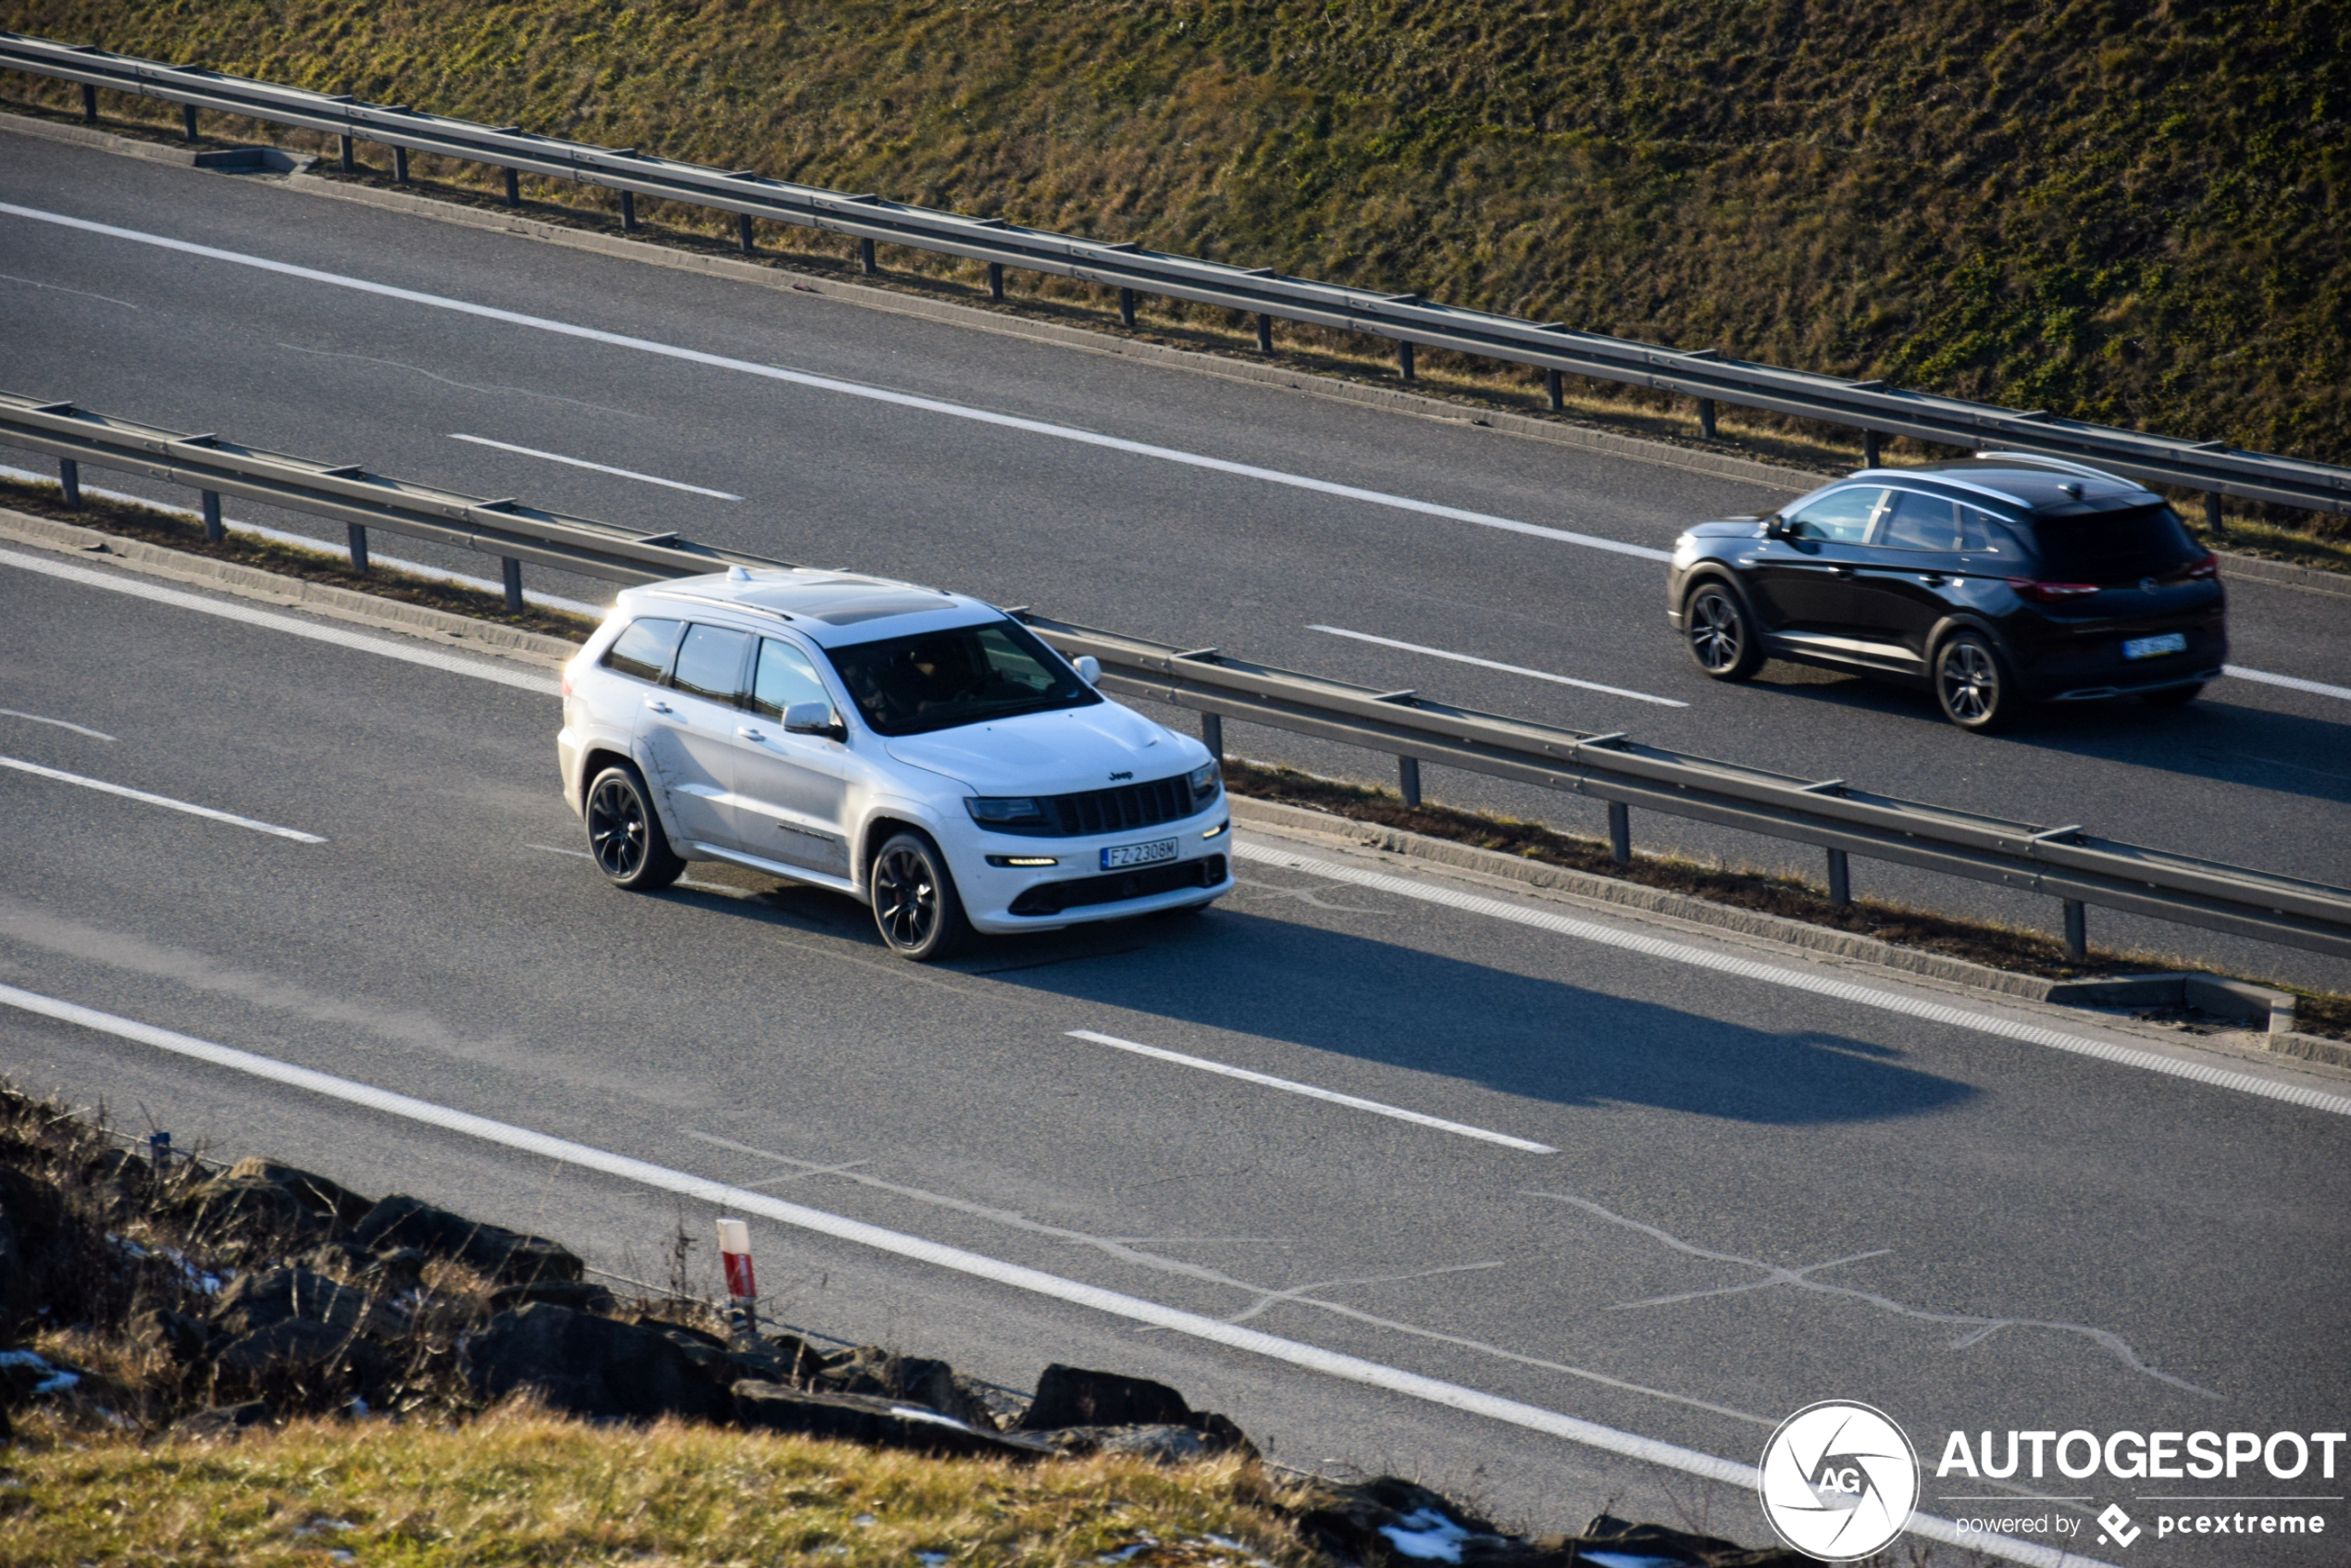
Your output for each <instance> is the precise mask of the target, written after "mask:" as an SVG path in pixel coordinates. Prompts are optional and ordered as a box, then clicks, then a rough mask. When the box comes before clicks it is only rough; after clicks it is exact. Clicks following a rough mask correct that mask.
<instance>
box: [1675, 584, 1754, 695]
mask: <svg viewBox="0 0 2351 1568" xmlns="http://www.w3.org/2000/svg"><path fill="white" fill-rule="evenodd" d="M1682 641H1683V643H1684V645H1685V646H1686V647H1687V648H1688V649H1689V651H1690V657H1691V658H1693V659H1696V660H1697V661H1698V668H1700V669H1702V670H1704V671H1705V672H1706V673H1707V674H1708V675H1710V676H1711V677H1712V678H1715V679H1716V680H1745V679H1747V678H1748V677H1749V676H1751V675H1753V674H1754V673H1755V672H1756V671H1757V670H1759V669H1760V668H1761V667H1762V666H1763V640H1762V638H1761V637H1760V635H1759V634H1758V632H1757V628H1756V625H1755V616H1753V615H1751V614H1750V613H1748V607H1747V601H1746V599H1745V598H1743V597H1742V596H1741V595H1740V593H1739V591H1738V590H1737V589H1735V588H1733V587H1732V586H1731V585H1730V584H1729V583H1727V582H1724V581H1723V580H1722V579H1719V578H1709V579H1707V580H1706V581H1704V582H1701V583H1699V584H1698V586H1697V587H1696V588H1693V589H1692V590H1690V592H1689V597H1687V598H1686V599H1685V600H1683V601H1682Z"/></svg>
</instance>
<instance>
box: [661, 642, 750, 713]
mask: <svg viewBox="0 0 2351 1568" xmlns="http://www.w3.org/2000/svg"><path fill="white" fill-rule="evenodd" d="M750 653H751V633H750V632H748V631H729V630H728V629H727V628H725V627H723V626H690V627H688V628H686V641H685V642H684V644H683V645H682V646H680V647H679V648H678V673H677V674H676V675H673V676H671V677H670V678H669V683H670V684H671V685H672V686H675V687H676V688H678V691H683V692H685V693H686V694H687V695H688V696H690V697H707V698H709V699H710V700H711V701H712V702H714V703H732V702H733V701H735V699H737V698H738V697H740V696H741V695H742V690H743V661H744V659H746V658H747V657H749V656H750Z"/></svg>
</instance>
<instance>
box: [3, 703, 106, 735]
mask: <svg viewBox="0 0 2351 1568" xmlns="http://www.w3.org/2000/svg"><path fill="white" fill-rule="evenodd" d="M0 718H21V719H25V720H28V721H29V722H31V723H33V724H54V725H56V727H57V728H59V729H70V730H72V731H73V732H74V733H75V734H76V735H87V736H89V737H90V739H92V740H113V739H114V737H113V736H111V735H109V734H107V733H106V731H105V730H103V729H93V728H90V727H89V726H88V725H86V724H68V723H67V722H66V721H65V720H64V719H61V718H44V717H43V716H41V715H39V714H28V713H19V712H18V711H17V710H16V709H14V708H0Z"/></svg>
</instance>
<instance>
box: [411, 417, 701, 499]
mask: <svg viewBox="0 0 2351 1568" xmlns="http://www.w3.org/2000/svg"><path fill="white" fill-rule="evenodd" d="M449 439H450V440H451V441H467V442H473V443H474V445H476V446H494V447H496V448H497V449H498V450H499V451H501V452H515V453H520V454H522V455H523V456H525V457H543V458H545V459H546V460H547V461H548V462H550V463H564V464H568V465H569V466H571V467H575V468H592V469H594V470H595V471H596V472H597V473H600V474H615V475H617V476H618V477H620V478H621V479H636V480H639V481H640V482H641V483H644V484H657V485H660V486H661V487H663V488H664V489H665V490H682V491H685V492H688V493H690V494H693V495H707V496H711V497H713V498H715V499H716V500H719V501H740V500H741V499H742V497H741V496H740V495H737V494H735V493H734V492H732V491H726V490H709V489H706V488H704V487H703V486H702V485H698V484H688V483H686V482H685V481H684V480H683V479H663V478H661V477H660V476H659V475H656V474H641V473H639V472H638V471H637V470H636V469H634V468H616V467H613V466H612V465H611V464H609V463H591V462H589V461H588V459H586V458H585V457H566V456H565V455H564V454H562V453H560V452H541V451H540V450H539V449H538V448H537V447H535V446H516V445H515V444H514V443H513V442H504V441H491V439H490V438H489V437H488V436H469V435H462V434H460V433H458V432H457V431H455V430H452V431H450V432H449Z"/></svg>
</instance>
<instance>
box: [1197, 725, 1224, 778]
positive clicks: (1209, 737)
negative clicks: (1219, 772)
mask: <svg viewBox="0 0 2351 1568" xmlns="http://www.w3.org/2000/svg"><path fill="white" fill-rule="evenodd" d="M1200 744H1201V745H1203V746H1206V747H1207V748H1208V754H1209V755H1210V756H1212V757H1214V758H1215V759H1216V765H1218V766H1219V767H1222V766H1224V765H1225V716H1224V715H1223V714H1202V715H1200Z"/></svg>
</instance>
